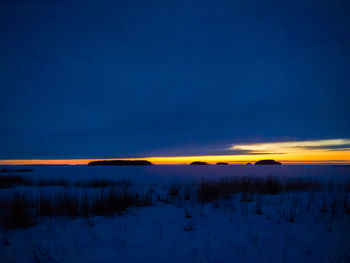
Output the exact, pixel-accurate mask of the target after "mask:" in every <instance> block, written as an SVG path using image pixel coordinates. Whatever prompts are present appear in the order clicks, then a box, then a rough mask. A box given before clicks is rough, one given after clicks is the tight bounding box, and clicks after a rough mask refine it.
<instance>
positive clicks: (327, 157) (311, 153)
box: [0, 139, 350, 165]
mask: <svg viewBox="0 0 350 263" xmlns="http://www.w3.org/2000/svg"><path fill="white" fill-rule="evenodd" d="M349 144H350V140H348V139H332V140H318V141H295V142H273V143H256V144H247V145H234V146H232V147H230V149H231V150H238V151H239V150H244V151H247V153H246V154H235V155H233V154H232V155H202V156H201V155H199V156H165V157H153V156H145V157H140V158H101V159H100V158H95V159H61V160H0V165H32V164H72V165H75V164H88V163H89V162H91V161H96V160H117V159H118V160H148V161H150V162H152V163H154V164H188V163H191V162H193V161H205V162H208V163H216V162H228V163H236V164H244V163H247V162H256V161H259V160H262V159H274V160H276V161H280V162H282V163H350V148H349V147H347V145H349ZM327 146H328V147H331V146H333V147H334V146H336V147H338V148H336V149H327V148H326V147H327ZM341 146H343V147H341ZM312 147H317V148H312ZM322 147H324V148H322ZM339 147H340V148H339Z"/></svg>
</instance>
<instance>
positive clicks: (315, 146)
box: [229, 139, 350, 154]
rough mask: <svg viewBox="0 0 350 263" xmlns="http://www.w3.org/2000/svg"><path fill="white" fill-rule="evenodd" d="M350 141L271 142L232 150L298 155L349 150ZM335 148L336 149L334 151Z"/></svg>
mask: <svg viewBox="0 0 350 263" xmlns="http://www.w3.org/2000/svg"><path fill="white" fill-rule="evenodd" d="M349 147H350V140H349V139H331V140H313V141H289V142H269V143H255V144H244V145H243V144H242V145H233V146H231V147H230V148H229V149H230V150H241V151H246V152H248V153H250V154H252V153H260V154H261V153H265V154H266V153H270V154H271V153H279V154H283V153H298V152H303V151H307V150H310V151H311V150H312V151H321V150H322V151H325V150H349ZM333 148H335V149H333Z"/></svg>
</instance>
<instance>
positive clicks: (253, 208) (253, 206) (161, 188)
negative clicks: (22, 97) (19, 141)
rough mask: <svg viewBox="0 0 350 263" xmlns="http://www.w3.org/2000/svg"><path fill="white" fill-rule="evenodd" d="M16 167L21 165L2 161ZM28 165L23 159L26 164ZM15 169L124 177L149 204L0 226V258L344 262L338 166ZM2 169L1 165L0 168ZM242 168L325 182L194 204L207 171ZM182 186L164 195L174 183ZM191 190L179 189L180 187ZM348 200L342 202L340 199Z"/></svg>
mask: <svg viewBox="0 0 350 263" xmlns="http://www.w3.org/2000/svg"><path fill="white" fill-rule="evenodd" d="M1 168H3V167H0V170H1ZM7 168H11V169H22V168H24V167H19V166H16V167H7ZM26 168H28V167H26ZM29 168H31V169H33V172H29V173H11V175H21V176H23V177H30V178H32V179H33V181H35V182H39V181H40V179H43V178H44V179H61V178H64V179H66V180H68V181H70V182H72V184H74V182H76V181H84V180H86V181H88V180H93V179H101V178H103V179H113V180H122V179H127V180H129V181H130V182H131V184H132V186H133V188H134V189H137V190H138V191H140V190H141V191H142V189H143V191H150V193H152V195H153V198H154V202H153V205H152V206H148V207H135V208H131V209H130V210H129V211H127V212H126V213H122V214H121V215H113V216H107V217H106V216H94V217H89V218H82V217H78V218H74V219H72V218H69V217H49V218H43V219H41V220H40V221H39V222H38V223H37V224H36V225H34V226H31V227H28V228H16V229H5V228H4V227H3V228H1V236H0V238H1V239H0V262H1V263H2V262H26V263H27V262H140V263H141V262H152V263H153V262H168V263H171V262H183V263H185V262H198V263H199V262H203V263H205V262H208V263H211V262H218V263H219V262H350V250H349V248H350V215H349V214H347V212H348V211H347V209H348V207H350V193H349V192H346V191H345V190H344V188H342V186H344V185H345V184H346V182H348V181H349V180H350V168H349V167H341V166H321V165H313V166H298V165H282V166H259V167H257V166H234V165H230V166H196V167H194V166H149V167H115V166H113V167H89V166H31V167H29ZM0 175H2V174H0ZM239 176H278V177H282V178H286V177H288V178H290V177H298V178H305V179H310V178H312V179H313V180H315V181H319V182H321V183H322V184H324V185H327V186H330V185H331V183H333V184H334V185H335V186H334V187H327V188H326V189H324V190H322V191H319V190H318V191H312V192H311V191H306V192H305V191H302V192H283V193H280V194H275V195H265V194H258V193H254V194H251V195H250V196H249V198H248V200H247V199H246V197H245V196H244V194H242V193H235V194H233V195H232V198H230V199H227V200H225V199H223V200H221V199H220V200H219V199H218V200H214V201H212V202H205V203H200V202H198V201H197V199H196V191H197V189H198V185H199V184H200V182H201V181H203V180H218V179H222V178H228V177H239ZM174 185H176V186H179V193H176V192H175V193H174V194H173V195H171V194H170V189H171V187H172V186H174ZM60 191H66V192H67V191H69V192H76V191H92V192H93V191H99V190H98V189H97V190H96V189H86V187H85V188H84V189H82V187H77V186H69V187H62V186H45V187H40V186H37V185H28V186H17V187H13V188H8V189H0V195H2V196H5V195H11V194H13V193H26V194H33V195H37V194H39V193H43V192H44V193H51V194H52V193H57V192H60ZM186 191H187V192H188V193H189V198H184V195H183V193H184V192H186ZM346 202H347V204H346Z"/></svg>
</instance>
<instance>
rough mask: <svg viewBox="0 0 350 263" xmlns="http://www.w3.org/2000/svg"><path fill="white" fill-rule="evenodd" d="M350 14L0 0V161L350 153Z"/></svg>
mask: <svg viewBox="0 0 350 263" xmlns="http://www.w3.org/2000/svg"><path fill="white" fill-rule="evenodd" d="M349 17H350V2H349V1H345V0H344V1H340V0H332V1H322V0H310V1H308V0H306V1H305V0H303V1H301V0H296V1H259V0H240V1H228V0H216V1H207V0H201V1H194V0H186V1H182V0H179V1H144V0H128V1H89V0H86V1H76V0H72V1H69V2H68V1H55V0H51V1H17V0H0V57H1V59H0V72H1V77H0V89H1V90H0V91H1V93H0V94H1V96H0V99H1V103H0V115H1V123H0V164H1V163H6V161H4V160H16V159H17V160H18V159H23V160H31V159H39V160H42V159H55V160H56V159H84V160H85V159H99V158H101V159H108V158H144V157H174V156H175V157H183V156H194V157H193V158H194V159H196V158H197V156H207V157H205V158H201V159H205V160H207V159H206V158H209V159H210V158H212V159H210V160H212V161H216V160H219V159H220V160H222V159H224V160H227V161H230V160H231V161H235V160H236V161H239V160H241V161H249V160H255V159H257V158H260V157H268V155H269V156H270V157H274V158H277V159H279V160H287V161H288V160H290V161H298V160H299V161H317V160H321V161H327V160H328V161H339V162H343V161H348V162H350V150H349V149H350V143H349V141H348V140H349V139H350V118H349V113H350V103H349V101H350V74H349V69H350V48H349V47H350V23H349ZM329 140H330V141H331V143H328V144H327V143H326V145H324V141H329ZM336 140H338V141H336ZM339 140H340V141H339ZM310 141H312V142H313V143H311V145H310V143H305V142H310ZM283 142H284V143H286V142H287V143H292V149H291V147H290V144H289V145H287V146H286V145H283V144H282V146H281V144H278V143H283ZM295 142H297V146H295V145H294V146H293V143H295ZM339 142H341V143H340V144H339ZM266 143H267V144H269V143H274V144H272V145H273V147H272V148H271V147H270V148H269V147H267V148H268V150H265V151H264V152H261V151H260V152H259V151H258V152H256V148H254V147H255V146H256V145H257V144H259V145H261V144H266ZM276 143H277V144H276ZM242 145H243V146H247V145H250V146H253V148H251V147H248V148H247V147H245V148H244V147H243V148H242V147H239V146H242ZM270 146H271V145H270ZM274 147H275V148H274ZM276 147H277V148H279V149H280V150H279V152H276ZM281 147H282V149H281ZM310 147H311V148H310ZM258 148H259V147H258ZM295 149H297V150H298V152H299V155H298V156H299V157H298V156H297V157H296V156H295V154H296V152H295ZM293 151H294V152H293ZM300 151H302V154H303V157H300V156H301V155H300ZM310 151H312V152H311V155H312V156H310V155H308V154H310V153H309V152H310ZM276 154H277V155H276ZM278 154H284V155H283V156H282V157H283V158H282V157H281V155H278ZM290 154H292V156H291V155H290ZM293 154H294V155H293ZM234 155H236V157H235V158H236V159H235V158H233V159H232V156H234ZM256 155H258V157H257V156H256ZM265 155H266V156H265ZM208 156H209V157H208ZM210 156H211V157H210ZM213 156H214V157H213ZM217 156H219V157H217ZM225 156H226V157H225ZM227 156H231V157H227ZM237 156H241V157H237ZM305 156H306V157H305ZM213 158H214V159H213ZM197 159H198V158H197ZM209 159H208V160H209ZM1 160H3V161H1ZM164 160H166V159H163V161H161V160H157V162H159V163H162V162H166V161H164ZM168 160H170V159H168ZM188 160H190V159H188ZM169 162H171V161H169ZM174 162H176V161H174Z"/></svg>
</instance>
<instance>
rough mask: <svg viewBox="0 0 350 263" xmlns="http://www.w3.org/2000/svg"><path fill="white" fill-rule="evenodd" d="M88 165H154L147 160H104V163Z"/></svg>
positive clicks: (93, 162) (97, 162) (98, 162)
mask: <svg viewBox="0 0 350 263" xmlns="http://www.w3.org/2000/svg"><path fill="white" fill-rule="evenodd" d="M88 165H90V166H94V165H125V166H135V165H153V163H151V162H149V161H147V160H109V161H107V160H102V161H92V162H89V163H88Z"/></svg>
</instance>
